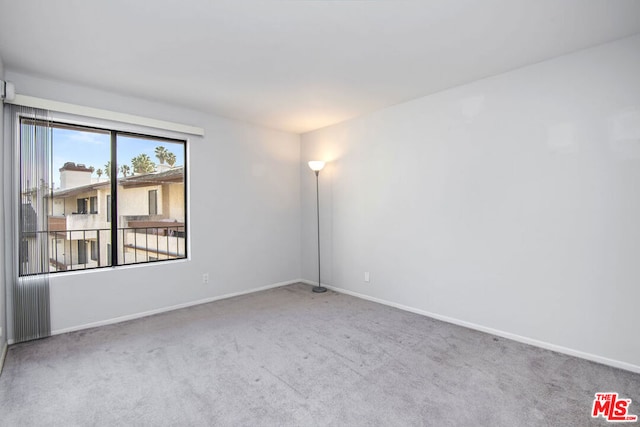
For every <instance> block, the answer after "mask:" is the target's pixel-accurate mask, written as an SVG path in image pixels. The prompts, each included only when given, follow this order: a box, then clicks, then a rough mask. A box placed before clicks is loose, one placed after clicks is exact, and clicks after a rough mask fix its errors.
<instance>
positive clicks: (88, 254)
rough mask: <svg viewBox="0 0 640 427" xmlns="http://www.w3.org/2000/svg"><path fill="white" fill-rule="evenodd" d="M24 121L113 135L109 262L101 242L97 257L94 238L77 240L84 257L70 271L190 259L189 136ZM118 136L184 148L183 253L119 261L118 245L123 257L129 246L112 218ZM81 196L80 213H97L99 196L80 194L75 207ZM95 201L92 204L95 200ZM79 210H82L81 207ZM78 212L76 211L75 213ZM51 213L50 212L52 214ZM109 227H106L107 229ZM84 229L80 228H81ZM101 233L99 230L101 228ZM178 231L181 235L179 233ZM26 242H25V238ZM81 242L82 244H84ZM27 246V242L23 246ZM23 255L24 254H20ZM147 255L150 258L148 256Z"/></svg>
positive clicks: (108, 198) (108, 211)
mask: <svg viewBox="0 0 640 427" xmlns="http://www.w3.org/2000/svg"><path fill="white" fill-rule="evenodd" d="M23 121H25V122H27V121H28V122H30V124H32V125H34V126H43V127H52V128H56V127H58V128H64V129H69V128H72V129H77V130H78V131H87V132H91V131H94V132H104V133H108V134H110V136H111V158H110V161H111V170H110V191H111V194H107V195H106V204H105V213H106V221H105V222H106V223H107V224H108V227H109V229H108V230H109V231H110V232H111V242H109V243H107V244H106V249H107V263H106V265H101V263H100V260H99V258H100V248H99V242H95V243H96V249H97V252H98V253H97V256H96V257H95V258H94V253H93V252H94V251H93V248H94V246H93V243H94V241H92V240H77V241H76V242H77V244H76V245H73V244H72V245H73V246H76V248H75V249H76V250H77V251H78V254H77V256H80V255H81V253H84V258H83V259H78V262H77V263H72V268H71V270H73V271H75V272H77V271H83V270H92V269H97V268H106V267H111V268H118V267H123V266H135V265H138V264H148V263H150V262H155V263H157V262H167V261H169V262H170V261H179V260H184V259H188V258H189V241H188V236H189V233H188V230H189V228H188V227H189V223H188V218H189V214H188V212H189V200H188V191H187V185H188V182H187V177H188V173H187V171H188V163H189V161H188V148H187V145H188V138H186V137H169V136H162V135H157V134H153V133H141V132H132V131H126V130H120V129H117V128H110V127H104V126H90V125H85V124H76V123H72V122H66V121H65V120H48V121H45V120H40V119H33V118H29V117H24V116H21V117H20V123H21V124H22V123H23ZM118 136H124V137H133V138H142V139H148V140H153V141H157V142H158V144H162V143H163V142H165V143H172V144H180V146H181V149H182V158H183V159H184V162H183V163H184V164H183V165H182V166H181V168H182V185H183V188H184V192H183V203H184V225H183V226H181V228H182V229H183V231H179V232H178V233H176V234H175V236H177V237H181V238H184V248H183V249H182V252H183V253H182V254H179V253H174V254H172V257H171V258H166V259H159V260H153V261H137V260H136V261H135V262H126V260H123V262H121V263H119V262H118V261H119V256H118V248H121V249H122V250H123V256H124V251H125V249H126V248H127V247H126V246H125V245H124V243H123V242H122V241H121V240H122V239H120V238H119V237H118V231H119V228H118V221H117V220H115V221H114V220H113V219H114V217H115V218H118V216H117V215H118V214H117V204H118V197H117V194H118V188H117V187H118V182H119V178H118V172H119V171H118V165H117V143H118V141H117V138H118ZM153 191H156V197H157V190H153ZM81 199H84V202H83V205H82V207H83V208H84V209H82V212H77V213H84V214H89V213H92V214H97V213H98V199H97V196H88V197H78V199H77V201H76V207H77V208H79V207H81V206H80V204H79V201H80V200H81ZM92 202H93V203H92ZM92 206H93V207H95V210H94V209H91V207H92ZM78 210H79V211H80V209H78ZM156 212H157V198H156ZM73 213H76V212H73ZM49 215H50V214H49ZM105 230H107V229H105ZM80 231H81V230H80ZM98 233H99V231H98ZM21 234H24V233H23V232H21ZM178 234H179V235H178ZM25 242H26V241H25ZM81 242H82V243H81ZM89 243H91V247H89ZM81 244H84V250H82V249H80V248H81ZM20 246H21V247H20V250H21V252H22V251H23V250H24V251H25V252H27V251H28V249H27V247H23V245H22V244H21V245H20ZM24 246H26V245H24ZM70 249H71V252H72V254H71V255H73V249H74V248H70ZM146 250H147V251H148V250H149V248H147V249H146ZM21 255H22V254H21ZM25 255H26V256H27V257H28V254H26V253H25ZM18 258H19V259H20V260H22V258H23V257H22V256H20V257H18ZM147 258H148V257H147ZM89 259H91V260H94V261H98V266H87V264H88V263H89ZM81 266H84V267H83V268H76V267H81ZM22 271H23V270H22V269H20V276H29V275H34V273H22ZM65 271H67V270H53V271H51V269H50V270H49V271H48V272H43V273H35V274H55V273H63V272H65Z"/></svg>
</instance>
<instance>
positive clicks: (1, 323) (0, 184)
mask: <svg viewBox="0 0 640 427" xmlns="http://www.w3.org/2000/svg"><path fill="white" fill-rule="evenodd" d="M0 80H4V65H3V63H2V58H0ZM0 139H4V104H3V103H2V101H0ZM0 152H2V150H0ZM4 157H5V156H4V154H3V155H2V161H0V194H3V193H4V184H5V183H4V169H5V167H4V164H5V160H6V159H5V158H4ZM4 211H5V203H4V197H2V196H0V242H4V241H5V235H4ZM4 257H5V251H4V245H3V244H0V329H1V330H2V334H0V358H1V357H2V351H3V348H4V346H5V344H6V342H7V317H6V312H7V311H6V303H5V295H6V294H5V292H6V283H5V274H4V272H5V259H4ZM0 363H1V361H0Z"/></svg>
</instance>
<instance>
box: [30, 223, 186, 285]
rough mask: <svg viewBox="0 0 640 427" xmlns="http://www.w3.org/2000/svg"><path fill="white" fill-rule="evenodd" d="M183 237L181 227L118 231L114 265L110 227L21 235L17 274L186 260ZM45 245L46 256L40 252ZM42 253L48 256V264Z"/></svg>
mask: <svg viewBox="0 0 640 427" xmlns="http://www.w3.org/2000/svg"><path fill="white" fill-rule="evenodd" d="M185 234H186V233H185V226H184V225H173V226H171V225H167V226H153V227H140V226H138V227H126V228H118V229H117V239H118V248H117V251H116V255H117V262H116V263H114V262H113V259H112V258H113V256H112V253H113V252H112V249H111V229H109V228H92V229H85V230H63V229H60V228H57V229H56V230H55V231H35V232H28V233H23V235H22V239H21V243H20V275H22V276H25V275H31V274H40V273H43V272H46V269H47V268H48V272H51V273H56V272H62V271H71V270H88V269H94V268H101V267H111V266H113V265H129V264H141V263H147V262H157V261H164V260H170V259H180V258H185V257H186V243H185V242H186V239H185ZM43 239H47V242H46V243H45V242H44V241H43ZM45 244H46V245H47V248H48V254H47V252H46V251H43V250H40V249H39V248H41V247H42V246H43V245H45ZM43 254H46V256H48V258H49V259H48V262H47V260H46V259H44V257H43ZM47 266H48V267H47Z"/></svg>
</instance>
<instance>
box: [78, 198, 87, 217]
mask: <svg viewBox="0 0 640 427" xmlns="http://www.w3.org/2000/svg"><path fill="white" fill-rule="evenodd" d="M77 206H78V210H77V211H76V213H79V214H86V213H87V199H78V200H77Z"/></svg>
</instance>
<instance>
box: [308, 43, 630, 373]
mask: <svg viewBox="0 0 640 427" xmlns="http://www.w3.org/2000/svg"><path fill="white" fill-rule="evenodd" d="M312 159H325V160H329V161H331V163H330V164H329V165H328V167H327V168H326V170H325V171H323V172H321V175H320V185H321V195H320V197H321V205H322V207H323V209H322V213H321V215H322V220H321V224H322V227H323V230H322V243H323V282H326V283H327V284H330V285H333V286H335V287H338V288H341V289H344V290H347V291H349V292H354V293H358V294H361V295H365V296H367V297H370V298H377V299H380V300H384V301H387V302H389V303H392V304H396V305H402V306H405V307H408V308H411V309H414V310H417V311H421V312H427V313H433V314H435V315H439V316H444V317H447V318H449V319H452V320H453V321H455V322H458V323H464V322H466V323H468V324H472V325H474V326H476V327H478V328H481V329H485V330H487V329H492V330H495V331H498V332H499V333H501V334H503V335H506V336H511V337H515V338H518V339H521V340H524V341H527V342H538V343H539V344H542V345H545V346H547V347H553V348H560V349H561V350H563V351H567V352H569V353H573V354H579V355H582V356H584V357H589V358H592V359H595V360H600V361H604V362H607V363H612V364H614V365H616V366H623V367H626V368H628V369H632V370H636V371H638V372H640V341H639V340H638V339H637V337H638V325H640V310H639V309H638V301H640V36H637V37H633V38H629V39H624V40H621V41H618V42H615V43H611V44H607V45H603V46H599V47H596V48H592V49H589V50H584V51H580V52H577V53H574V54H571V55H567V56H563V57H559V58H556V59H553V60H550V61H546V62H542V63H539V64H536V65H533V66H529V67H526V68H522V69H519V70H515V71H513V72H510V73H506V74H502V75H499V76H495V77H493V78H488V79H484V80H481V81H477V82H474V83H472V84H468V85H465V86H461V87H457V88H453V89H450V90H447V91H444V92H441V93H438V94H435V95H431V96H427V97H424V98H420V99H417V100H414V101H411V102H407V103H404V104H401V105H397V106H394V107H391V108H387V109H385V110H382V111H378V112H375V113H372V114H369V115H366V116H363V117H360V118H356V119H353V120H350V121H347V122H345V123H342V124H339V125H335V126H332V127H329V128H325V129H322V130H318V131H315V132H312V133H309V134H305V135H303V136H302V149H301V178H302V181H301V182H302V188H301V191H302V215H303V221H302V239H303V252H302V260H303V267H302V268H303V277H304V278H306V279H308V280H316V277H317V273H316V270H315V268H316V263H315V262H316V261H315V256H316V255H315V254H316V247H315V244H316V239H315V188H314V185H315V182H314V180H313V174H312V173H311V171H309V169H308V168H307V166H306V161H308V160H312ZM365 271H369V272H370V273H371V282H370V283H364V280H363V274H364V272H365Z"/></svg>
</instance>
